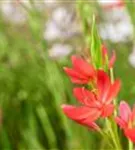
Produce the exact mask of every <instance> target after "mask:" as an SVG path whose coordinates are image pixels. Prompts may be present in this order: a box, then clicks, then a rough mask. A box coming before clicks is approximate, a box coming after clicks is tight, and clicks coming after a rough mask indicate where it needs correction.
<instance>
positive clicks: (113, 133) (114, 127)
mask: <svg viewBox="0 0 135 150" xmlns="http://www.w3.org/2000/svg"><path fill="white" fill-rule="evenodd" d="M110 78H111V83H114V72H113V68H110ZM113 103H114V106H117V101H116V99H114V100H113ZM116 115H117V111H116V110H115V111H114V117H116ZM110 134H111V136H112V138H113V141H114V143H115V146H118V147H117V148H118V149H122V147H121V144H120V140H119V135H118V129H117V125H116V123H115V122H114V118H111V119H110Z"/></svg>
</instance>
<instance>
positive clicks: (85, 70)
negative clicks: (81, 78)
mask: <svg viewBox="0 0 135 150" xmlns="http://www.w3.org/2000/svg"><path fill="white" fill-rule="evenodd" d="M71 59H72V63H73V68H74V69H75V70H77V71H78V72H80V73H81V74H83V75H85V76H88V77H92V78H93V77H94V76H95V70H94V68H93V66H91V65H90V64H89V63H88V62H87V61H85V60H83V59H82V58H79V57H76V56H72V58H71Z"/></svg>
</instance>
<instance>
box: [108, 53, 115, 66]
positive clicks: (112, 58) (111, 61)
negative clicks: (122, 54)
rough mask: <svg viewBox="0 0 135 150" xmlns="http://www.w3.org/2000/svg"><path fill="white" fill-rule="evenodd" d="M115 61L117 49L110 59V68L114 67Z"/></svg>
mask: <svg viewBox="0 0 135 150" xmlns="http://www.w3.org/2000/svg"><path fill="white" fill-rule="evenodd" d="M115 61H116V53H115V51H113V54H112V57H111V59H110V60H109V68H113V65H114V63H115Z"/></svg>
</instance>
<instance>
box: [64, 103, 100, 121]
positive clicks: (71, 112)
mask: <svg viewBox="0 0 135 150" xmlns="http://www.w3.org/2000/svg"><path fill="white" fill-rule="evenodd" d="M62 109H63V111H64V113H65V114H66V116H67V117H69V118H70V119H72V120H76V121H77V120H84V119H89V122H93V121H95V120H96V119H97V118H98V117H99V113H98V110H97V109H96V108H89V107H85V106H80V107H75V106H72V105H62Z"/></svg>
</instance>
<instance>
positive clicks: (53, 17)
mask: <svg viewBox="0 0 135 150" xmlns="http://www.w3.org/2000/svg"><path fill="white" fill-rule="evenodd" d="M93 14H95V16H96V22H97V26H98V30H99V33H100V35H101V37H102V39H103V43H105V44H106V46H107V47H108V49H109V50H110V53H111V50H113V49H115V50H116V53H117V61H116V64H115V75H116V77H119V78H121V80H122V89H121V93H120V95H119V100H121V99H124V100H127V101H128V102H129V103H130V104H133V103H134V101H135V68H134V67H135V65H134V64H135V53H134V51H135V49H133V48H134V44H135V38H134V28H135V3H134V2H132V1H131V2H128V3H126V2H125V4H124V5H122V6H117V4H115V3H109V4H104V3H101V1H95V2H91V1H87V2H86V1H64V0H63V1H59V0H51V1H47V0H45V1H38V0H37V1H36V0H35V1H34V0H12V1H11V0H9V1H8V0H4V1H0V110H1V111H0V120H1V124H0V149H1V150H44V149H46V150H48V149H50V150H72V149H73V150H94V149H102V150H103V148H104V145H105V141H104V139H102V140H101V138H100V136H99V135H98V133H95V132H92V131H89V130H88V129H86V128H84V127H82V126H80V125H78V124H75V123H74V122H72V121H70V120H69V119H67V118H66V117H65V116H64V114H63V112H62V110H61V104H63V103H72V104H73V103H75V102H76V100H75V98H74V97H73V95H72V88H73V85H72V84H71V83H70V80H69V78H68V77H67V76H66V75H65V73H64V72H63V66H70V65H71V62H70V56H71V55H72V54H76V53H77V54H80V55H82V56H84V57H87V53H88V52H87V50H86V49H87V48H88V47H89V44H90V43H89V38H90V36H91V35H90V31H91V23H92V16H93ZM125 18H126V19H125ZM127 18H128V19H127ZM123 19H125V20H123ZM121 20H122V21H121ZM127 22H128V24H127ZM122 23H123V24H122ZM120 24H122V25H121V26H120ZM110 25H111V27H110ZM123 25H125V26H126V27H125V26H123ZM117 27H118V29H116V28H117ZM115 29H116V31H115ZM122 29H123V30H122ZM104 32H106V33H104ZM125 32H126V33H125ZM124 33H125V34H124ZM111 34H112V35H111ZM111 36H112V37H111ZM119 36H120V37H119Z"/></svg>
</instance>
